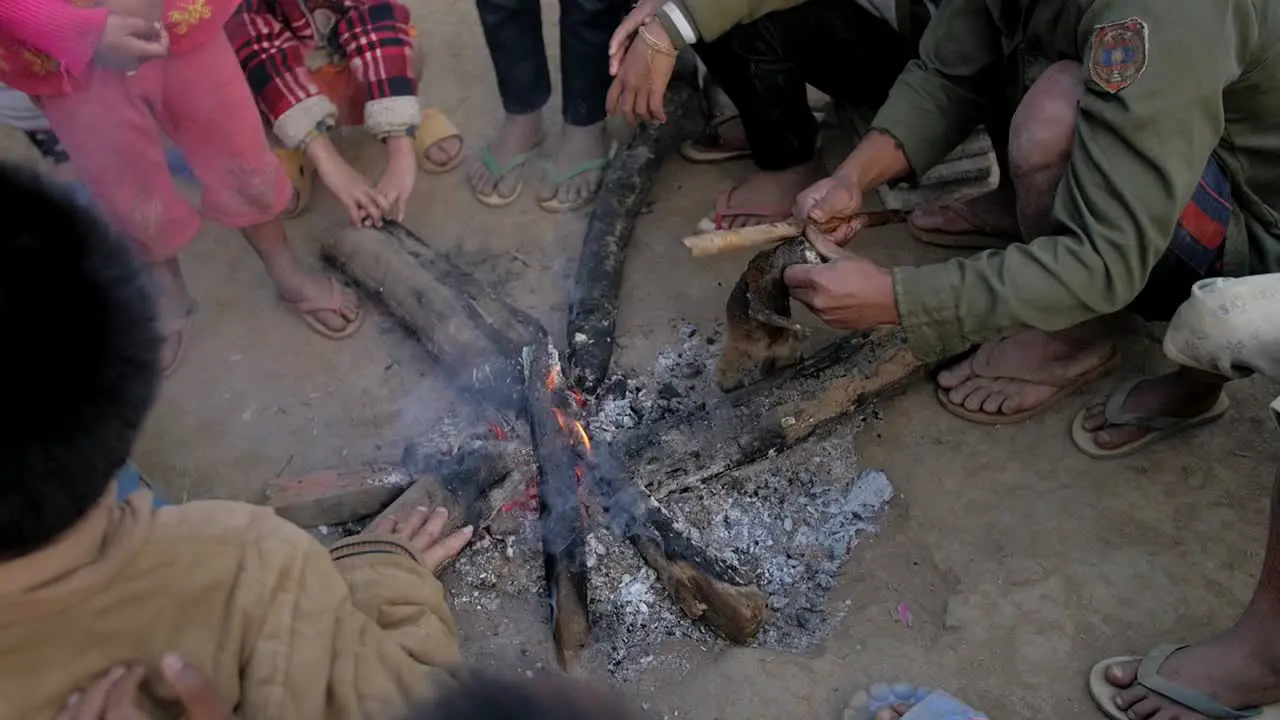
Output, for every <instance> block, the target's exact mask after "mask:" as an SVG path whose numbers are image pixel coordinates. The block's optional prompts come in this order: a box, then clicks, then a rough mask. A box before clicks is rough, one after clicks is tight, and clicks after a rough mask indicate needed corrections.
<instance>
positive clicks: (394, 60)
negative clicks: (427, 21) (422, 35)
mask: <svg viewBox="0 0 1280 720" xmlns="http://www.w3.org/2000/svg"><path fill="white" fill-rule="evenodd" d="M226 31H227V36H228V37H229V38H230V39H231V44H232V45H233V46H234V47H235V49H236V54H237V55H238V56H239V58H240V66H241V67H242V68H243V70H244V74H245V77H246V78H247V80H248V82H249V87H250V88H251V89H252V90H253V94H254V97H255V98H256V99H257V102H258V107H259V108H260V109H261V110H262V112H263V114H264V115H266V117H267V118H268V119H269V120H270V121H271V122H272V123H273V126H274V130H275V132H276V135H277V136H279V137H280V139H281V140H282V141H283V142H284V143H285V144H287V145H289V146H292V147H296V146H299V145H301V144H302V143H303V142H305V140H306V138H307V137H309V136H310V135H311V134H312V133H313V132H314V131H315V130H317V129H318V130H324V129H327V128H328V127H332V126H333V125H334V124H335V123H336V121H337V115H338V111H337V107H336V106H335V105H334V104H333V102H332V101H331V100H329V98H327V97H325V95H324V92H323V91H322V89H321V87H320V86H319V84H317V82H316V79H315V78H314V77H312V74H311V70H309V69H308V62H307V61H308V58H309V57H312V58H314V57H315V56H316V55H324V54H325V53H326V51H327V53H328V54H329V55H330V56H333V57H336V58H337V59H338V61H339V62H344V63H346V64H347V66H348V67H349V68H350V70H351V71H352V72H353V73H354V75H355V79H356V81H357V83H358V84H359V89H360V90H361V91H363V96H364V100H365V111H364V118H365V126H366V127H367V128H368V129H369V131H370V132H372V133H374V134H375V135H378V136H380V137H385V136H387V135H394V134H406V133H410V132H412V130H413V128H414V127H416V126H417V125H418V123H419V122H420V115H421V111H420V109H419V108H418V81H417V78H416V77H415V73H414V67H413V65H414V62H413V61H414V52H415V48H414V41H413V36H414V30H413V27H412V25H411V23H410V16H409V9H408V8H406V7H405V6H404V5H402V4H400V3H399V2H396V0H244V1H243V2H242V3H241V4H240V7H239V8H238V9H237V10H236V11H235V13H233V14H232V16H231V18H230V19H229V20H228V21H227V23H226ZM311 65H312V67H315V62H314V61H313V62H312V63H311Z"/></svg>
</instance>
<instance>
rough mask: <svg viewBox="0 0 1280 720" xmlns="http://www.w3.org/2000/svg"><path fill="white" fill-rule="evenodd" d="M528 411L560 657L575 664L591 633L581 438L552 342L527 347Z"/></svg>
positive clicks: (562, 664) (565, 664)
mask: <svg viewBox="0 0 1280 720" xmlns="http://www.w3.org/2000/svg"><path fill="white" fill-rule="evenodd" d="M524 376H525V400H526V407H525V414H526V417H527V418H528V421H529V431H530V436H531V438H532V441H533V456H534V459H535V461H536V462H537V464H538V519H539V521H540V524H541V526H542V558H543V566H544V570H545V572H546V582H547V596H548V599H549V600H550V601H551V630H552V636H553V637H554V639H555V645H556V659H557V660H558V661H559V662H560V667H561V668H562V669H564V670H570V669H572V668H573V667H574V665H575V664H576V661H577V658H578V655H579V654H580V653H581V652H582V649H583V648H584V647H586V645H587V641H588V640H589V639H590V636H591V618H590V615H589V614H588V609H587V608H588V605H587V601H588V597H587V548H586V538H587V535H586V530H585V529H584V527H583V522H582V512H583V511H582V502H581V500H580V499H579V496H578V482H579V475H578V472H579V461H578V455H577V452H576V450H575V449H574V448H575V445H574V442H575V440H576V438H574V437H573V435H572V434H571V432H572V431H571V430H570V429H569V428H568V427H567V426H566V419H567V418H569V417H571V412H572V411H571V408H570V406H569V405H570V401H569V398H568V394H567V391H566V389H565V387H564V375H563V373H562V371H561V368H560V359H559V356H558V355H557V353H556V350H555V348H554V347H552V346H551V345H550V343H548V342H542V343H537V344H534V345H530V346H528V347H526V348H525V349H524Z"/></svg>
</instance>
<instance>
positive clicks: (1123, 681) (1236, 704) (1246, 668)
mask: <svg viewBox="0 0 1280 720" xmlns="http://www.w3.org/2000/svg"><path fill="white" fill-rule="evenodd" d="M1257 624H1265V625H1266V627H1262V628H1257V627H1250V625H1257ZM1278 630H1280V629H1278V628H1276V627H1273V626H1271V625H1270V624H1266V623H1251V622H1246V621H1242V622H1241V624H1239V625H1237V626H1236V627H1235V628H1232V629H1231V630H1230V631H1228V632H1227V634H1225V635H1223V636H1221V637H1219V638H1217V639H1215V640H1210V641H1209V642H1206V643H1201V644H1198V645H1192V646H1190V647H1186V648H1183V649H1181V650H1179V651H1177V652H1175V653H1174V654H1173V655H1170V656H1169V659H1168V660H1166V661H1165V663H1164V665H1163V666H1161V667H1160V672H1159V674H1160V677H1163V678H1165V679H1166V680H1169V681H1170V682H1173V683H1176V684H1177V685H1180V686H1182V687H1184V688H1187V689H1188V690H1195V691H1198V692H1200V693H1203V694H1205V695H1208V696H1209V697H1211V698H1213V699H1214V700H1216V701H1218V702H1219V703H1221V704H1223V705H1225V706H1227V707H1229V708H1238V709H1244V708H1250V707H1258V706H1261V705H1266V704H1268V703H1274V702H1277V701H1280V654H1278V651H1280V646H1278V645H1277V644H1276V640H1277V637H1278V635H1277V632H1278ZM1137 675H1138V661H1136V660H1135V661H1132V662H1124V663H1117V664H1115V665H1112V666H1111V667H1109V668H1108V669H1107V673H1106V678H1107V682H1109V683H1111V684H1112V685H1113V686H1115V688H1116V690H1117V692H1116V697H1115V700H1116V705H1117V706H1119V708H1120V709H1121V710H1122V711H1124V712H1126V713H1127V714H1128V716H1129V717H1130V718H1133V720H1207V718H1205V717H1204V716H1203V715H1201V714H1199V713H1197V712H1192V711H1191V710H1190V709H1188V708H1187V707H1185V706H1183V705H1180V704H1178V703H1176V702H1174V701H1172V700H1170V699H1168V698H1166V697H1164V696H1163V695H1158V694H1156V693H1154V692H1151V691H1150V690H1147V689H1146V688H1145V687H1143V686H1141V685H1138V684H1136V682H1135V680H1136V678H1137Z"/></svg>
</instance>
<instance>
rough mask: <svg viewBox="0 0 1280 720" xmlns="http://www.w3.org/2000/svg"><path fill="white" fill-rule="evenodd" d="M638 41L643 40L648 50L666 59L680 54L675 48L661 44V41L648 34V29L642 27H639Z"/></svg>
mask: <svg viewBox="0 0 1280 720" xmlns="http://www.w3.org/2000/svg"><path fill="white" fill-rule="evenodd" d="M640 39H641V40H644V44H645V45H648V46H649V49H650V50H653V51H654V52H657V53H661V54H662V55H666V56H667V57H676V56H678V55H679V54H680V52H679V51H678V50H676V49H675V47H673V46H671V45H668V44H666V43H664V42H662V41H661V40H659V39H658V38H656V37H654V36H653V34H652V33H650V32H649V28H647V27H645V26H644V25H641V26H640Z"/></svg>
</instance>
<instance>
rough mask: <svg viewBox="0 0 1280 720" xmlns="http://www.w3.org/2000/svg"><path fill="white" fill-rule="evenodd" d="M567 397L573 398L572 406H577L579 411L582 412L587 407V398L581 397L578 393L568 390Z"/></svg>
mask: <svg viewBox="0 0 1280 720" xmlns="http://www.w3.org/2000/svg"><path fill="white" fill-rule="evenodd" d="M569 397H571V398H573V404H574V405H577V406H578V409H579V410H583V409H585V408H586V407H587V396H586V395H583V394H582V393H581V392H580V391H578V390H570V391H569Z"/></svg>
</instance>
